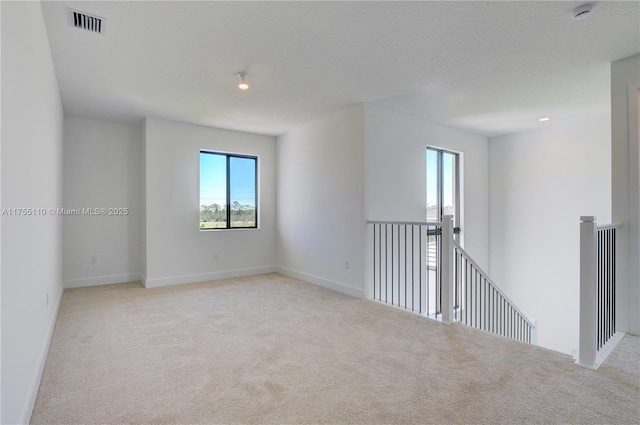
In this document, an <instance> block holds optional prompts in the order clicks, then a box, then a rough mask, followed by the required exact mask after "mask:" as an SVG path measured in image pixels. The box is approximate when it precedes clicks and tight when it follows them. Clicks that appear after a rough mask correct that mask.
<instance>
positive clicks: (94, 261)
mask: <svg viewBox="0 0 640 425" xmlns="http://www.w3.org/2000/svg"><path fill="white" fill-rule="evenodd" d="M96 261H97V260H96V257H95V256H94V255H92V256H91V257H89V262H90V263H91V264H95V263H96Z"/></svg>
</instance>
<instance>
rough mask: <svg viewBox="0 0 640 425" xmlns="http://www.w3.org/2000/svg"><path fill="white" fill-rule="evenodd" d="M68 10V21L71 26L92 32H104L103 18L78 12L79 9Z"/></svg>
mask: <svg viewBox="0 0 640 425" xmlns="http://www.w3.org/2000/svg"><path fill="white" fill-rule="evenodd" d="M68 10H69V23H70V24H71V26H72V27H74V28H78V29H81V30H85V31H89V32H93V33H96V34H104V29H105V28H104V27H105V19H104V18H101V17H99V16H95V15H90V14H88V13H84V12H80V11H79V10H73V9H68Z"/></svg>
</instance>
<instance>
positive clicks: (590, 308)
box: [577, 216, 620, 369]
mask: <svg viewBox="0 0 640 425" xmlns="http://www.w3.org/2000/svg"><path fill="white" fill-rule="evenodd" d="M580 221H581V223H580V344H579V351H578V360H577V361H578V363H579V364H580V365H582V366H585V367H588V368H591V369H596V368H597V367H598V366H599V365H600V363H602V361H603V360H604V358H605V357H606V354H607V353H608V352H610V350H609V351H608V350H606V349H605V347H606V346H607V343H610V342H611V341H617V339H615V338H614V336H615V335H616V229H618V228H619V227H620V225H618V224H609V225H603V226H598V225H597V222H596V217H594V216H582V217H580ZM614 345H615V344H614ZM603 353H604V354H603ZM601 354H602V355H601Z"/></svg>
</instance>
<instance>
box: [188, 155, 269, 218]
mask: <svg viewBox="0 0 640 425" xmlns="http://www.w3.org/2000/svg"><path fill="white" fill-rule="evenodd" d="M257 170H258V158H256V157H253V156H245V155H232V154H224V153H218V152H208V151H200V229H202V230H210V229H236V228H256V227H257V223H258V210H257V205H258V202H257V200H258V192H257V186H258V184H257V175H258V173H257Z"/></svg>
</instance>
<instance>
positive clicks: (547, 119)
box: [538, 117, 551, 122]
mask: <svg viewBox="0 0 640 425" xmlns="http://www.w3.org/2000/svg"><path fill="white" fill-rule="evenodd" d="M538 121H540V122H546V121H551V118H549V117H542V118H538Z"/></svg>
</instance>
